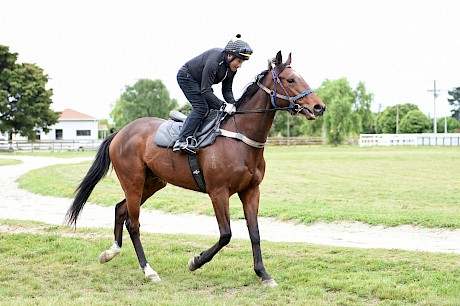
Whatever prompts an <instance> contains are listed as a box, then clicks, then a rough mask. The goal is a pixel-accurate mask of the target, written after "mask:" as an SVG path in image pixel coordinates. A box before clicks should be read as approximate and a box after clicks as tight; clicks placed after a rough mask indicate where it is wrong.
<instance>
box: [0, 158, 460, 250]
mask: <svg viewBox="0 0 460 306" xmlns="http://www.w3.org/2000/svg"><path fill="white" fill-rule="evenodd" d="M0 158H14V159H19V160H21V161H22V162H23V163H22V164H19V165H12V166H2V167H0V186H1V189H2V197H1V201H0V218H2V219H16V220H34V221H41V222H45V223H49V224H56V225H62V222H63V220H64V215H65V213H66V211H67V208H68V206H69V205H70V203H71V200H70V199H63V198H56V197H48V196H41V195H36V194H32V193H30V192H27V191H25V190H21V189H19V188H18V186H17V185H18V184H17V183H16V180H17V179H18V178H19V177H20V176H21V175H22V174H24V173H27V172H28V171H30V170H33V169H37V168H42V167H45V166H49V165H54V164H65V163H78V162H82V161H85V160H91V159H92V158H73V159H68V158H66V159H63V158H54V157H35V156H15V155H13V156H8V155H0ZM113 218H114V211H113V207H110V208H107V207H101V206H97V205H93V204H91V203H88V204H87V205H86V206H85V209H84V210H83V213H82V214H81V216H80V219H79V222H78V224H77V226H78V227H103V228H112V227H113V222H114V220H113ZM140 218H141V220H140V221H141V224H142V227H141V229H142V231H145V232H152V233H185V234H198V235H210V236H214V237H216V239H217V237H218V236H219V232H218V228H217V222H216V220H215V218H214V217H209V216H200V215H194V214H179V215H175V214H168V213H164V212H161V211H158V210H143V211H142V212H141V217H140ZM259 227H260V234H261V238H262V239H263V240H269V241H289V242H309V243H315V244H323V245H333V246H346V247H359V248H385V249H403V250H412V251H414V250H419V251H429V252H445V253H457V254H460V230H446V229H425V228H419V227H414V226H398V227H391V228H388V227H383V226H369V225H366V224H363V223H358V222H335V223H316V224H313V225H310V226H305V225H296V224H294V223H291V222H278V221H275V220H272V219H267V218H260V220H259ZM1 230H8V227H0V231H1ZM232 233H233V237H234V238H243V239H248V233H247V228H246V223H245V221H243V220H238V221H232Z"/></svg>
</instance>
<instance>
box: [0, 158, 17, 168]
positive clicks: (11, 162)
mask: <svg viewBox="0 0 460 306" xmlns="http://www.w3.org/2000/svg"><path fill="white" fill-rule="evenodd" d="M20 163H22V162H21V161H20V160H17V159H5V158H0V166H9V165H17V164H20Z"/></svg>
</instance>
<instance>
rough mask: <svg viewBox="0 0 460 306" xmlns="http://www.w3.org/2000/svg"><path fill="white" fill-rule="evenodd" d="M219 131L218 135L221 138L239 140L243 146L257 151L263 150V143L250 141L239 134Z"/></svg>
mask: <svg viewBox="0 0 460 306" xmlns="http://www.w3.org/2000/svg"><path fill="white" fill-rule="evenodd" d="M219 131H220V135H222V136H225V137H230V138H235V139H238V140H241V141H242V142H244V143H245V144H247V145H249V146H251V147H254V148H257V149H263V148H264V147H265V144H266V143H265V142H258V141H255V140H252V139H251V138H248V137H246V136H244V135H243V134H240V133H235V132H231V131H228V130H224V129H220V130H219Z"/></svg>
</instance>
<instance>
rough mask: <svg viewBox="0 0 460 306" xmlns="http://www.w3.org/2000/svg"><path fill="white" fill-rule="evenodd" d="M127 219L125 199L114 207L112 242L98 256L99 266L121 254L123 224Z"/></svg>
mask: <svg viewBox="0 0 460 306" xmlns="http://www.w3.org/2000/svg"><path fill="white" fill-rule="evenodd" d="M127 218H128V210H127V208H126V199H123V201H121V202H119V203H118V204H117V205H116V206H115V226H114V230H113V235H114V237H115V239H114V242H113V244H112V246H111V247H110V249H108V250H105V251H104V252H102V253H101V255H99V262H100V263H101V264H103V263H106V262H108V261H110V260H112V259H113V258H114V257H115V256H117V255H118V254H120V253H121V247H122V244H123V224H124V223H125V220H126V219H127Z"/></svg>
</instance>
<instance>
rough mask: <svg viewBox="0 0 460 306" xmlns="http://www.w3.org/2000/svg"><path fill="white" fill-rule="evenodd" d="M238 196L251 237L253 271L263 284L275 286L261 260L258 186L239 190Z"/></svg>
mask: <svg viewBox="0 0 460 306" xmlns="http://www.w3.org/2000/svg"><path fill="white" fill-rule="evenodd" d="M238 196H239V197H240V200H241V202H242V203H243V210H244V216H245V218H246V224H247V226H248V231H249V238H250V239H251V244H252V255H253V257H254V271H255V272H256V274H257V275H258V276H259V277H261V278H262V285H263V286H269V287H275V286H277V285H278V284H277V283H276V282H275V280H274V279H273V278H272V277H271V276H270V275H269V274H268V273H267V271H265V267H264V263H263V261H262V251H261V249H260V235H259V224H258V221H257V214H258V213H259V199H260V189H259V186H254V187H252V188H249V189H247V190H245V191H244V192H240V193H238Z"/></svg>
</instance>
